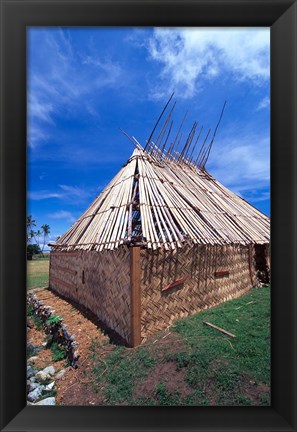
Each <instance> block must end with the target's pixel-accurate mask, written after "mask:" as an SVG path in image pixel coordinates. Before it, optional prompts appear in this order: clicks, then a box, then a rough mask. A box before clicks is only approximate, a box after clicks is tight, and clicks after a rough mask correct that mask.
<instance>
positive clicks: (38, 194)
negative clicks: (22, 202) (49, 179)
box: [28, 185, 94, 202]
mask: <svg viewBox="0 0 297 432" xmlns="http://www.w3.org/2000/svg"><path fill="white" fill-rule="evenodd" d="M93 195H94V191H93V189H92V190H88V189H82V188H79V187H77V186H69V185H59V189H58V191H49V190H40V191H35V192H29V193H28V198H29V199H31V200H34V201H41V200H45V199H51V198H56V199H61V200H66V201H68V202H73V200H74V199H75V200H76V202H80V201H84V200H86V199H87V198H90V197H92V196H93Z"/></svg>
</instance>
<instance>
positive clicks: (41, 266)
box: [27, 258, 49, 290]
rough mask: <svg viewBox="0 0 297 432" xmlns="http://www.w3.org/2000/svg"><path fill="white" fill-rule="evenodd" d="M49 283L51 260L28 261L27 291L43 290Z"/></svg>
mask: <svg viewBox="0 0 297 432" xmlns="http://www.w3.org/2000/svg"><path fill="white" fill-rule="evenodd" d="M48 283H49V259H48V258H41V259H33V260H32V261H27V289H28V290H30V289H33V288H41V287H46V286H48Z"/></svg>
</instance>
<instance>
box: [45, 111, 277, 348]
mask: <svg viewBox="0 0 297 432" xmlns="http://www.w3.org/2000/svg"><path fill="white" fill-rule="evenodd" d="M171 112H172V111H171ZM222 112H223V111H222ZM221 116H222V114H221ZM170 118H171V114H170V115H169V116H168V117H167V120H166V121H165V123H164V125H163V127H162V128H161V131H160V133H159V136H158V138H157V139H156V140H155V141H154V142H153V141H152V135H151V137H150V138H149V139H148V141H147V144H146V146H145V147H142V146H141V145H140V144H139V143H138V142H137V141H136V139H135V138H130V137H129V139H130V140H131V141H132V142H133V143H134V144H135V146H136V149H135V150H134V152H133V154H132V155H131V157H130V159H129V160H128V161H127V163H126V164H125V165H124V166H123V167H122V169H121V170H120V171H119V173H118V174H117V175H116V176H115V177H114V178H113V180H112V181H111V182H110V183H109V184H108V186H107V187H106V188H105V189H104V190H103V192H102V193H101V194H100V195H99V196H98V197H97V198H96V199H95V200H94V202H93V203H92V204H91V205H90V206H89V208H88V209H87V210H86V211H85V212H84V213H83V214H82V215H81V217H80V218H79V219H78V220H77V221H76V222H75V223H74V224H73V226H72V227H71V228H70V229H69V230H68V231H67V232H66V233H65V234H64V235H63V236H62V237H60V238H59V239H58V241H57V242H56V243H55V244H54V245H51V246H52V252H51V264H50V286H51V287H52V288H53V289H55V290H56V291H58V292H60V293H62V294H63V295H65V296H66V297H70V298H72V299H73V300H76V301H78V302H80V303H82V304H83V305H85V306H86V307H88V308H89V309H90V310H92V311H93V312H94V313H95V314H96V315H97V316H98V317H99V318H100V320H102V321H103V322H104V323H105V324H106V325H107V326H108V327H109V328H111V329H113V330H115V331H116V332H117V333H118V334H119V335H121V336H122V337H123V338H124V339H125V340H126V341H127V342H128V343H129V344H130V345H132V346H135V345H137V344H139V343H141V341H143V340H145V338H146V337H147V336H148V335H149V334H151V333H153V332H155V331H156V330H160V329H162V328H164V327H166V326H168V325H170V324H171V323H172V322H173V321H174V320H175V319H177V318H181V317H184V316H187V315H190V314H192V313H194V312H197V311H199V310H202V309H205V308H208V307H212V306H215V305H217V304H219V303H221V302H222V301H225V300H228V299H230V298H234V297H238V296H239V295H242V294H243V293H244V292H247V291H248V290H249V289H250V288H251V286H254V285H256V284H257V283H258V282H259V280H260V279H262V280H263V281H264V282H267V280H268V278H269V235H270V221H269V218H268V217H266V216H265V215H263V214H262V213H261V212H259V211H258V210H257V209H255V208H254V207H252V206H251V205H250V204H249V203H247V202H246V201H245V200H244V199H242V198H240V197H239V196H237V195H236V194H234V193H233V192H231V191H230V190H228V189H226V188H225V187H224V186H223V185H222V184H221V183H219V182H218V181H217V180H216V179H215V178H213V177H212V176H211V175H210V174H209V173H208V171H207V170H206V169H205V163H206V161H207V158H208V156H209V152H210V149H211V146H212V144H213V140H214V137H215V134H216V130H217V128H216V129H215V132H214V134H213V137H212V140H211V141H210V143H209V144H208V145H206V141H207V138H208V137H209V131H208V133H207V135H206V138H205V140H204V142H203V144H202V146H201V147H200V150H199V152H198V155H197V154H196V155H195V158H194V156H193V155H194V154H195V151H194V150H195V146H196V144H197V141H198V140H199V138H200V135H201V131H202V128H201V129H200V132H199V133H198V134H197V135H198V137H197V138H196V139H195V140H194V136H195V133H196V129H197V122H195V123H194V125H193V127H192V129H191V131H190V134H189V135H188V138H187V140H186V143H185V144H184V146H183V148H182V150H181V151H179V152H178V151H177V146H178V143H179V141H180V138H181V136H180V131H179V132H178V134H177V136H176V138H175V140H174V141H172V142H171V144H169V145H168V146H167V149H166V144H167V141H168V136H169V134H170V130H171V126H172V123H171V125H170V127H169V120H170ZM220 119H221V118H220ZM181 126H182V125H181ZM217 126H218V125H217ZM168 127H169V133H168V134H167V137H166V140H165V135H166V134H165V131H166V130H167V129H168ZM166 128H167V129H166ZM163 140H165V144H163ZM168 142H169V141H168Z"/></svg>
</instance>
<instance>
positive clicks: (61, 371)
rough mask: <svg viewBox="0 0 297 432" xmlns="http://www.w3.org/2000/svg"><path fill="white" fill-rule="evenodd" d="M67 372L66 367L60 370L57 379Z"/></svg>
mask: <svg viewBox="0 0 297 432" xmlns="http://www.w3.org/2000/svg"><path fill="white" fill-rule="evenodd" d="M65 372H66V371H65V369H62V370H60V372H58V373H57V375H56V380H59V379H61V378H63V376H64V375H65Z"/></svg>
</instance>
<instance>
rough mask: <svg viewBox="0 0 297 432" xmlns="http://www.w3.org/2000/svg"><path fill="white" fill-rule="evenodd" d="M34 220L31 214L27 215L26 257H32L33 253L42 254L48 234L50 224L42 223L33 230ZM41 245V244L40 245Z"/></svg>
mask: <svg viewBox="0 0 297 432" xmlns="http://www.w3.org/2000/svg"><path fill="white" fill-rule="evenodd" d="M35 227H36V221H35V220H34V219H33V217H32V216H31V215H29V216H27V258H28V259H32V256H33V255H35V254H41V255H43V251H44V247H45V244H46V241H47V238H48V236H49V234H50V232H51V231H50V226H49V225H48V224H43V225H41V227H40V228H39V229H37V230H35ZM40 245H42V246H40Z"/></svg>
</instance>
